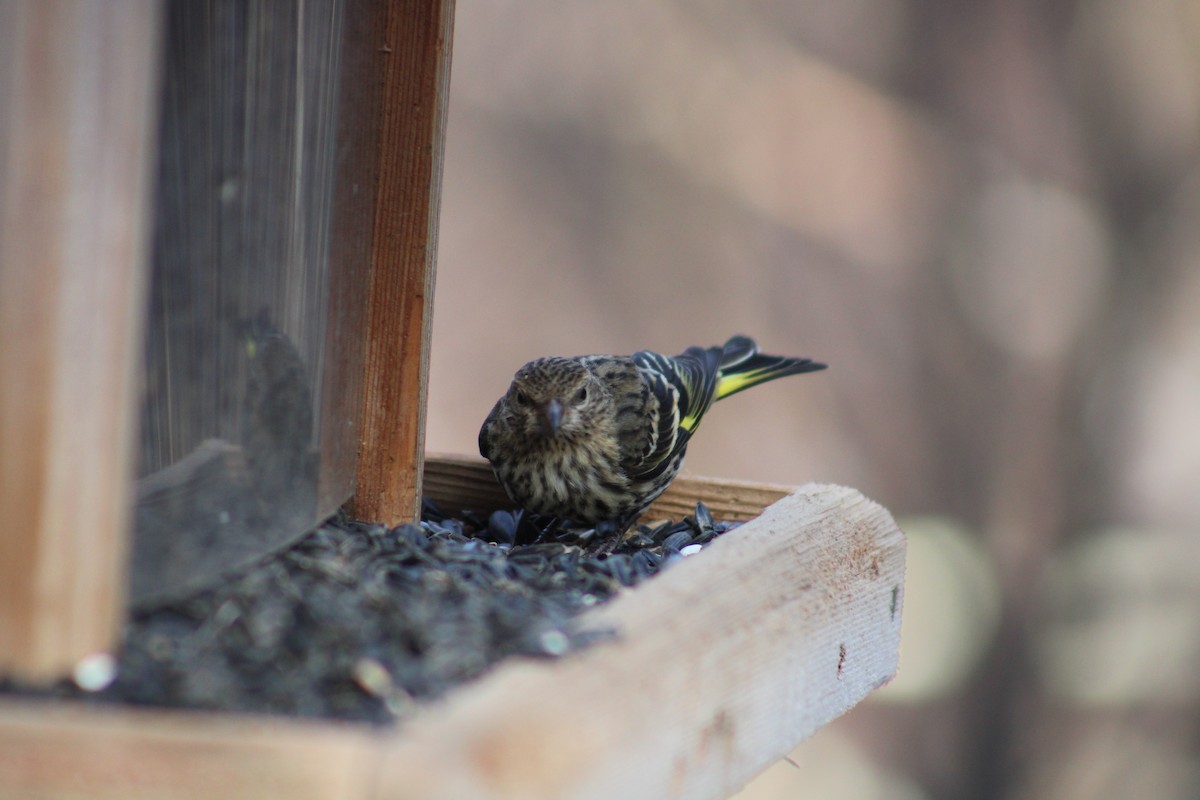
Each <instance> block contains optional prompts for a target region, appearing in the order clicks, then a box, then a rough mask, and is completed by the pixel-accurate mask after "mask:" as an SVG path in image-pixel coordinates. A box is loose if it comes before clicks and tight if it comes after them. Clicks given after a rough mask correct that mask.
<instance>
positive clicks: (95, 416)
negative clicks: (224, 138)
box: [0, 0, 160, 679]
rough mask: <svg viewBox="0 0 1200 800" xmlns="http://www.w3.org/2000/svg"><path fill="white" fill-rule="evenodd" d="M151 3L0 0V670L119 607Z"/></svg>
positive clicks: (152, 73)
mask: <svg viewBox="0 0 1200 800" xmlns="http://www.w3.org/2000/svg"><path fill="white" fill-rule="evenodd" d="M159 12H160V6H159V4H158V3H157V2H144V1H143V0H114V1H113V2H105V3H78V2H63V1H61V0H47V2H18V3H5V4H3V5H2V6H0V189H2V190H3V195H2V196H0V672H11V673H14V674H16V675H20V676H23V677H25V678H29V679H47V678H51V677H56V676H59V675H62V674H63V673H64V672H68V671H69V670H70V668H71V666H72V665H73V664H74V663H75V662H76V661H78V660H79V659H80V658H81V657H83V656H85V655H87V654H88V653H91V652H95V651H97V650H104V649H108V648H110V647H111V645H112V641H113V639H114V637H115V634H116V631H117V629H118V626H119V625H120V623H121V618H122V616H123V607H124V599H125V581H124V577H125V558H126V554H127V552H128V531H127V528H128V523H129V519H130V504H131V500H132V496H133V490H132V478H133V442H134V439H135V437H134V431H135V430H136V427H135V426H136V412H137V405H136V392H135V389H136V375H137V371H138V365H139V364H140V362H141V356H142V350H141V341H142V339H141V335H142V333H141V329H142V313H141V309H142V307H143V303H144V300H143V296H144V284H145V261H146V251H147V247H148V244H149V235H148V234H149V230H150V223H149V214H148V208H149V195H150V181H149V176H150V165H151V164H152V163H153V153H154V120H155V116H156V115H155V108H156V107H157V102H156V94H155V89H156V86H157V82H156V76H157V74H158V70H157V64H158V42H159V37H158V33H159V32H158V21H159Z"/></svg>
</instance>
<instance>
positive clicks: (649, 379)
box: [625, 347, 721, 478]
mask: <svg viewBox="0 0 1200 800" xmlns="http://www.w3.org/2000/svg"><path fill="white" fill-rule="evenodd" d="M720 354H721V350H720V348H710V349H707V350H706V349H704V348H701V347H690V348H688V349H687V350H686V351H684V352H683V353H681V354H680V355H678V356H674V357H671V356H665V355H663V354H662V353H655V352H652V351H649V350H643V351H641V352H639V353H634V354H633V356H632V359H633V362H634V364H636V365H637V367H638V372H639V373H640V375H641V377H642V380H643V382H644V384H645V386H646V387H647V388H648V389H649V397H648V399H647V404H646V406H647V416H648V418H649V420H650V421H651V424H649V425H648V427H647V430H646V434H647V436H646V440H645V444H644V447H643V451H642V453H640V454H639V458H638V459H637V460H636V462H632V461H631V462H630V463H627V464H626V465H625V466H626V468H627V470H628V471H629V472H630V474H631V475H632V476H633V477H636V478H652V477H655V476H656V475H658V474H660V473H661V472H662V470H664V469H667V468H668V467H669V466H670V464H671V461H672V457H673V456H674V455H676V454H678V453H679V452H681V451H682V450H683V449H684V448H685V447H686V446H687V443H688V440H689V439H690V438H691V436H692V432H693V431H694V430H695V429H696V425H697V424H699V422H700V418H701V417H702V416H704V412H705V411H707V410H708V408H709V406H711V405H712V402H713V395H714V393H715V392H716V382H717V370H718V367H719V365H720V360H721V355H720Z"/></svg>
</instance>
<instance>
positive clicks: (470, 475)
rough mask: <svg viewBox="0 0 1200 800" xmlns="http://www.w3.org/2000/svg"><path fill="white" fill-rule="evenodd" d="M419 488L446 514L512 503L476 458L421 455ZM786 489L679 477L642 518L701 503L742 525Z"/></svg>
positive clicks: (678, 512) (672, 514) (669, 515)
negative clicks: (423, 458)
mask: <svg viewBox="0 0 1200 800" xmlns="http://www.w3.org/2000/svg"><path fill="white" fill-rule="evenodd" d="M423 486H424V491H425V493H426V494H427V495H429V497H431V498H432V499H433V500H435V501H436V502H437V503H438V504H439V505H440V506H442V508H443V509H445V510H446V511H447V512H450V513H458V512H460V511H462V510H463V509H468V508H469V509H471V510H472V511H475V512H478V513H481V514H488V513H491V512H492V511H495V510H496V509H498V508H512V505H513V503H512V501H511V500H509V499H508V496H507V495H506V494H505V493H504V490H503V489H501V488H500V484H498V483H497V482H496V476H495V475H494V474H493V473H492V468H491V465H489V464H488V463H487V462H486V461H484V460H483V459H482V458H478V457H476V456H460V455H448V454H443V453H438V454H436V455H435V454H432V453H430V454H428V455H426V457H425V480H424V484H423ZM792 491H793V490H792V489H791V488H790V487H787V486H775V485H772V484H764V483H750V482H748V481H731V480H725V479H723V478H701V477H698V476H689V475H681V476H680V477H678V478H676V479H675V481H674V482H673V483H672V484H671V486H670V487H669V488H668V489H667V491H665V492H663V494H662V496H661V497H659V498H658V500H656V501H655V502H654V504H653V505H652V506H650V508H648V509H647V510H646V513H645V514H644V515H642V516H643V519H646V520H656V519H678V518H680V517H682V516H684V515H685V514H690V513H692V512H693V511H694V510H695V507H696V502H697V501H703V502H704V504H705V505H707V506H708V507H709V510H711V511H712V513H713V517H714V518H715V519H719V520H726V521H735V520H736V521H738V522H744V521H746V520H748V519H753V518H754V517H756V516H758V515H759V514H761V513H762V510H763V509H764V508H766V507H767V506H769V505H771V503H774V502H775V501H776V500H779V499H781V498H783V497H786V496H787V495H788V494H789V493H791V492H792Z"/></svg>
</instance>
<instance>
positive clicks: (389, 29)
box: [352, 0, 454, 524]
mask: <svg viewBox="0 0 1200 800" xmlns="http://www.w3.org/2000/svg"><path fill="white" fill-rule="evenodd" d="M453 21H454V2H453V0H390V2H389V5H388V15H387V25H386V33H385V35H384V37H383V41H382V42H381V58H383V59H384V61H385V67H384V89H383V106H382V119H381V126H382V131H381V142H380V153H379V181H378V185H377V194H376V204H377V205H376V211H375V232H374V248H373V256H372V262H373V268H372V275H371V287H370V297H369V301H368V302H369V314H368V322H367V345H366V351H367V352H366V372H365V379H364V382H363V406H362V409H363V410H362V426H361V430H362V448H361V450H360V451H359V461H358V480H357V488H356V490H355V495H354V500H353V504H352V507H353V510H354V513H355V514H356V515H357V516H359V517H361V518H363V519H370V520H375V521H380V522H386V523H388V524H395V523H398V522H401V521H407V520H412V519H415V518H416V517H417V516H418V514H419V512H420V503H421V461H422V459H423V457H424V447H425V399H426V384H427V380H428V374H429V331H430V326H431V323H432V310H433V283H434V264H435V260H436V256H437V230H438V212H439V209H440V199H441V186H442V150H443V145H444V142H445V131H446V106H447V99H448V95H449V81H450V41H451V32H452V29H453Z"/></svg>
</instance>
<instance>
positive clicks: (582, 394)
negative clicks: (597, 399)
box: [575, 386, 587, 405]
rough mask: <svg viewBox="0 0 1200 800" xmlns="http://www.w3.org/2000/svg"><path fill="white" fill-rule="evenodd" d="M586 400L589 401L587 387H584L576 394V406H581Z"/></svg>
mask: <svg viewBox="0 0 1200 800" xmlns="http://www.w3.org/2000/svg"><path fill="white" fill-rule="evenodd" d="M585 400H587V387H586V386H584V387H583V388H582V389H580V390H579V391H578V392H576V393H575V404H576V405H579V404H580V403H582V402H584V401H585Z"/></svg>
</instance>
